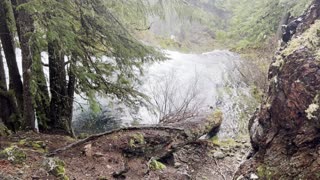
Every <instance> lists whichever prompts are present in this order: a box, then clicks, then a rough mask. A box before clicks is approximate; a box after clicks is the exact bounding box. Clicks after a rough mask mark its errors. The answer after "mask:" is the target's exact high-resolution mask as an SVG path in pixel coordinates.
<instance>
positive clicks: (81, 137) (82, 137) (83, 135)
mask: <svg viewBox="0 0 320 180" xmlns="http://www.w3.org/2000/svg"><path fill="white" fill-rule="evenodd" d="M87 137H89V134H87V133H80V134H79V136H78V138H79V139H85V138H87Z"/></svg>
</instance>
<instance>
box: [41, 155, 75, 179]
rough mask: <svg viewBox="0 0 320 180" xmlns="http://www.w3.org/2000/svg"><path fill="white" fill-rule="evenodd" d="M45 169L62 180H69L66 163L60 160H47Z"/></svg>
mask: <svg viewBox="0 0 320 180" xmlns="http://www.w3.org/2000/svg"><path fill="white" fill-rule="evenodd" d="M44 167H45V169H46V170H47V171H48V172H49V173H51V174H52V175H54V176H55V177H57V178H59V179H61V180H69V178H68V176H67V175H66V171H65V163H64V162H63V161H62V160H60V159H58V158H47V159H45V161H44Z"/></svg>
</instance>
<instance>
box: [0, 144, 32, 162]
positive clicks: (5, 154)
mask: <svg viewBox="0 0 320 180" xmlns="http://www.w3.org/2000/svg"><path fill="white" fill-rule="evenodd" d="M1 158H2V159H6V160H8V161H10V162H11V163H13V164H22V163H23V162H25V160H26V158H27V156H26V154H25V153H24V152H23V151H22V150H21V149H19V147H18V146H15V145H13V146H10V147H8V148H6V149H4V150H2V151H0V159H1Z"/></svg>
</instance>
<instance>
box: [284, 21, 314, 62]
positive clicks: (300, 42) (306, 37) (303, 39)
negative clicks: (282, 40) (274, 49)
mask: <svg viewBox="0 0 320 180" xmlns="http://www.w3.org/2000/svg"><path fill="white" fill-rule="evenodd" d="M319 29H320V21H319V20H317V21H316V22H315V23H314V24H313V25H312V26H311V27H310V28H309V29H308V30H307V31H305V32H304V33H303V34H302V35H301V36H299V37H297V38H295V39H293V40H292V41H290V42H289V44H288V47H287V48H286V49H285V50H284V51H283V55H285V56H288V55H290V54H292V53H293V52H295V51H296V50H298V49H300V48H301V47H307V48H308V49H309V50H310V51H313V52H314V53H315V54H316V55H319V54H320V49H319V45H320V35H319V33H318V31H319ZM318 58H320V56H318Z"/></svg>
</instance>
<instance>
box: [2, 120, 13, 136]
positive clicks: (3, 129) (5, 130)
mask: <svg viewBox="0 0 320 180" xmlns="http://www.w3.org/2000/svg"><path fill="white" fill-rule="evenodd" d="M11 134H12V133H11V131H10V130H9V129H8V128H7V127H6V126H5V125H4V124H3V123H0V137H3V136H9V135H11Z"/></svg>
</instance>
